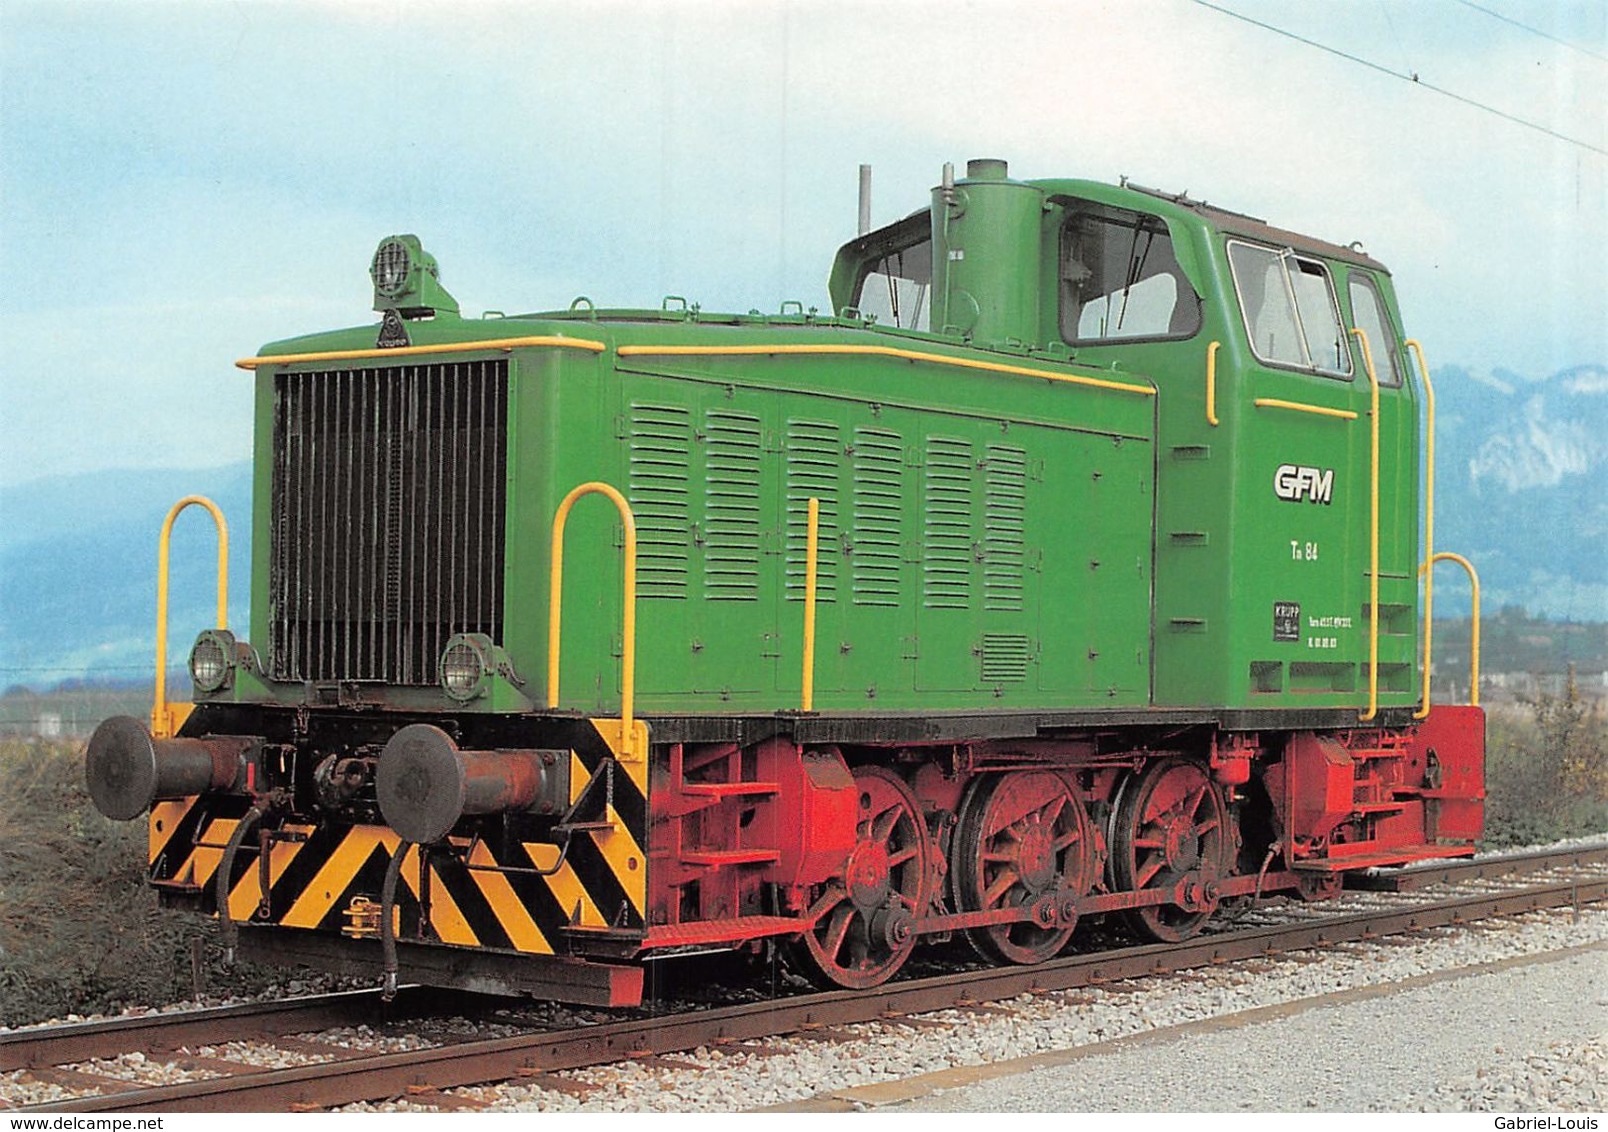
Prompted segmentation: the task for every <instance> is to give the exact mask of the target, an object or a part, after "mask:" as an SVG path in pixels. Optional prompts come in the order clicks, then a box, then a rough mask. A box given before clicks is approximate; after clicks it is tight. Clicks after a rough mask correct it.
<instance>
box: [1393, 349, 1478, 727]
mask: <svg viewBox="0 0 1608 1132" xmlns="http://www.w3.org/2000/svg"><path fill="white" fill-rule="evenodd" d="M1407 348H1408V349H1409V350H1411V351H1412V352H1413V356H1414V357H1416V358H1417V359H1418V373H1419V377H1420V378H1421V379H1422V380H1423V383H1424V427H1425V436H1426V437H1427V440H1426V443H1425V448H1426V451H1425V453H1424V561H1425V562H1426V563H1429V562H1433V561H1435V387H1434V386H1433V385H1431V384H1430V381H1429V366H1428V365H1426V364H1425V363H1424V348H1423V347H1422V346H1420V345H1419V344H1418V340H1417V339H1415V338H1409V339H1407ZM1423 575H1424V703H1423V706H1422V707H1420V708H1419V709H1418V710H1417V711H1415V712H1413V718H1414V719H1427V718H1428V717H1429V650H1430V643H1431V641H1432V640H1433V639H1434V635H1435V629H1434V624H1435V623H1434V621H1433V620H1432V617H1433V614H1434V609H1435V571H1433V570H1424V571H1423ZM1478 631H1479V630H1478V627H1476V629H1475V632H1478ZM1474 702H1475V703H1479V701H1478V700H1475V701H1474Z"/></svg>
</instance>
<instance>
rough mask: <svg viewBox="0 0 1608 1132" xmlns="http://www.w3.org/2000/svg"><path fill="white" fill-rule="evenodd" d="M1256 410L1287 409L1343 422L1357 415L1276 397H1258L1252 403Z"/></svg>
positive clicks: (1353, 418) (1349, 411) (1344, 410)
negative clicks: (1334, 418)
mask: <svg viewBox="0 0 1608 1132" xmlns="http://www.w3.org/2000/svg"><path fill="white" fill-rule="evenodd" d="M1251 404H1253V405H1255V406H1256V407H1257V408H1258V409H1289V410H1291V411H1292V412H1297V413H1312V414H1313V415H1314V416H1319V417H1337V418H1339V419H1340V420H1343V421H1354V420H1356V419H1357V414H1356V413H1354V412H1352V411H1351V410H1350V409H1331V408H1329V407H1328V406H1326V405H1306V404H1303V403H1302V402H1300V401H1280V400H1278V399H1277V398H1276V397H1258V398H1257V399H1256V400H1254V401H1252V402H1251Z"/></svg>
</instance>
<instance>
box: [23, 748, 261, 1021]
mask: <svg viewBox="0 0 1608 1132" xmlns="http://www.w3.org/2000/svg"><path fill="white" fill-rule="evenodd" d="M83 762H84V760H83V746H82V744H79V743H70V742H52V741H45V740H0V1023H4V1024H6V1025H12V1026H15V1025H20V1024H23V1023H26V1022H34V1021H40V1020H43V1019H45V1018H51V1017H59V1016H61V1015H64V1014H69V1013H73V1014H89V1013H97V1012H103V1011H111V1010H117V1009H121V1008H123V1007H126V1006H131V1005H141V1004H143V1005H157V1004H164V1003H169V1002H175V1001H180V1000H183V999H186V998H190V997H193V996H194V993H195V989H196V988H195V985H194V983H195V980H194V977H193V974H192V966H191V954H192V952H191V948H192V941H193V940H202V941H204V947H205V950H204V953H203V954H204V966H205V971H206V973H207V974H208V975H209V976H210V977H211V978H212V979H213V980H214V981H216V980H217V978H218V977H219V976H222V975H223V969H222V953H221V951H220V950H219V949H218V948H217V946H216V944H215V942H214V940H215V936H216V930H215V928H214V926H213V924H212V922H211V921H209V920H206V919H203V918H202V917H199V916H194V915H190V914H187V913H183V912H175V911H171V910H168V909H164V908H160V907H158V906H157V901H156V893H155V892H154V891H152V890H151V889H150V888H148V887H147V886H146V884H145V823H144V822H143V821H131V822H114V821H110V820H108V819H107V818H104V817H102V816H101V815H100V813H99V812H98V811H96V809H95V807H94V805H93V804H92V803H91V802H90V800H89V795H88V792H87V791H86V790H85V789H84V781H83V779H84V772H83ZM226 978H227V983H228V985H229V986H230V987H231V989H233V990H235V991H251V990H257V989H260V988H261V987H262V986H263V985H265V984H266V982H267V981H268V980H267V978H266V976H265V974H264V973H263V972H261V971H255V970H251V969H249V968H244V967H242V968H236V969H232V970H230V971H229V972H228V974H227V976H226Z"/></svg>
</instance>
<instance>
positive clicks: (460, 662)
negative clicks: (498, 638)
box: [439, 633, 495, 702]
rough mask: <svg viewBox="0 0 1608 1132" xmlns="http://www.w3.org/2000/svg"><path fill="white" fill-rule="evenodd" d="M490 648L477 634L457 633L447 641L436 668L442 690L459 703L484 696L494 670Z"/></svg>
mask: <svg viewBox="0 0 1608 1132" xmlns="http://www.w3.org/2000/svg"><path fill="white" fill-rule="evenodd" d="M490 646H491V642H490V641H489V640H488V639H487V638H486V637H485V636H483V635H481V634H479V633H460V634H458V635H457V636H456V637H453V638H452V639H451V640H450V641H448V642H447V647H446V651H444V652H443V653H442V654H441V664H440V667H439V674H440V677H441V689H442V691H444V692H446V693H447V695H448V696H451V697H452V698H453V699H455V700H459V701H462V702H467V701H469V700H472V699H474V698H475V697H476V696H482V695H484V694H485V692H486V688H487V687H488V685H489V684H490V682H491V673H492V671H493V669H494V667H495V664H494V662H493V660H492V657H491V647H490Z"/></svg>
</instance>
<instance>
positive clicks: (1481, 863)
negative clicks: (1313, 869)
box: [1346, 844, 1608, 892]
mask: <svg viewBox="0 0 1608 1132" xmlns="http://www.w3.org/2000/svg"><path fill="white" fill-rule="evenodd" d="M1605 862H1608V844H1604V845H1586V846H1581V847H1580V848H1578V849H1543V850H1540V851H1539V852H1535V853H1514V854H1511V855H1510V856H1506V857H1471V858H1469V859H1467V860H1463V861H1436V862H1434V863H1432V864H1419V865H1409V866H1407V867H1405V868H1401V869H1391V870H1389V871H1388V872H1387V871H1383V870H1380V871H1370V872H1366V873H1358V874H1354V875H1349V876H1347V877H1346V887H1347V888H1354V889H1361V890H1363V891H1367V892H1412V891H1415V890H1417V889H1420V888H1428V887H1429V886H1430V885H1432V884H1455V883H1457V882H1458V881H1465V880H1483V879H1486V878H1488V877H1502V876H1522V875H1524V874H1526V873H1535V872H1541V871H1542V870H1544V869H1566V868H1574V867H1585V866H1589V865H1600V864H1603V863H1605Z"/></svg>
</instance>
